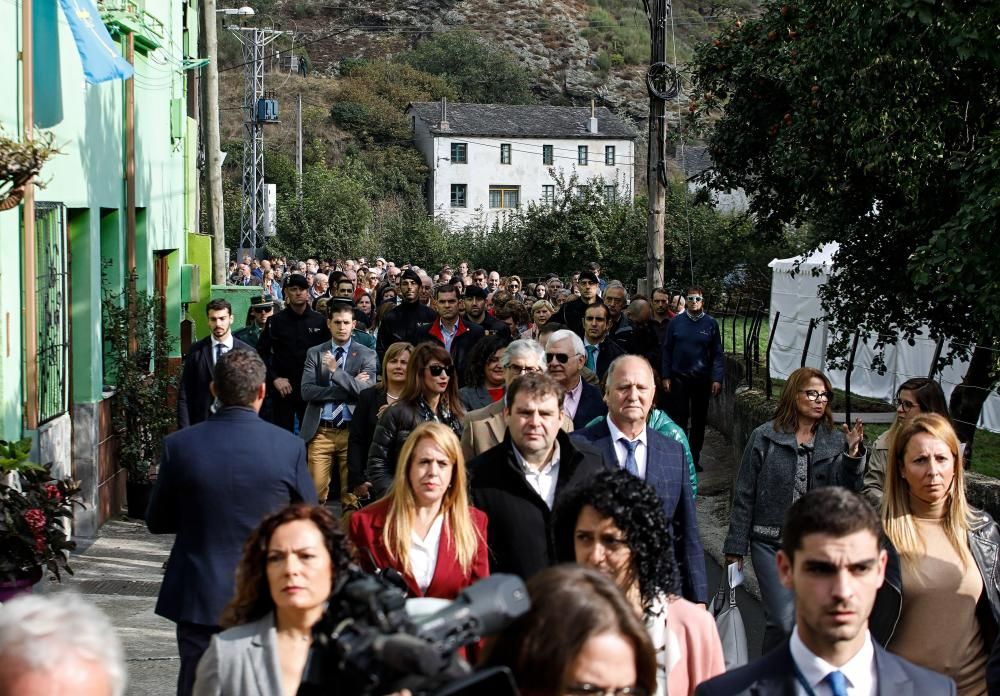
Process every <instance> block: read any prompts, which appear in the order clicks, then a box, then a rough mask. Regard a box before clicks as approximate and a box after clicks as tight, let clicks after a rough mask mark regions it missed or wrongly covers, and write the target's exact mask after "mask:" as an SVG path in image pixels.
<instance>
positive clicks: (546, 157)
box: [542, 145, 553, 165]
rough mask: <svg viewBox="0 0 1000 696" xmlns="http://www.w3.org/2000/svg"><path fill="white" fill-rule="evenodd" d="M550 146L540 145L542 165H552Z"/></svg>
mask: <svg viewBox="0 0 1000 696" xmlns="http://www.w3.org/2000/svg"><path fill="white" fill-rule="evenodd" d="M552 159H553V157H552V146H551V145H542V164H544V165H551V164H552Z"/></svg>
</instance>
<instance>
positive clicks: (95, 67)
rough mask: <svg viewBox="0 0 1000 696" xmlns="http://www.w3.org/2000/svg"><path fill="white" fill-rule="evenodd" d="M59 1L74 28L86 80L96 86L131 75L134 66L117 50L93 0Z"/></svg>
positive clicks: (70, 25)
mask: <svg viewBox="0 0 1000 696" xmlns="http://www.w3.org/2000/svg"><path fill="white" fill-rule="evenodd" d="M59 4H60V5H61V6H62V9H63V14H65V15H66V21H67V22H69V27H70V29H71V30H72V31H73V38H74V39H75V40H76V49H77V50H78V51H79V52H80V62H81V63H83V74H84V77H86V78H87V82H89V83H90V84H92V85H94V84H97V83H98V82H106V81H108V80H127V79H128V78H130V77H132V72H133V69H132V66H131V65H129V63H128V61H127V60H125V59H124V58H123V57H122V54H121V53H119V52H118V46H117V45H116V44H115V42H114V40H112V38H111V34H109V33H108V29H107V27H105V26H104V22H103V21H101V13H100V12H98V10H97V6H96V5H94V2H93V0H59Z"/></svg>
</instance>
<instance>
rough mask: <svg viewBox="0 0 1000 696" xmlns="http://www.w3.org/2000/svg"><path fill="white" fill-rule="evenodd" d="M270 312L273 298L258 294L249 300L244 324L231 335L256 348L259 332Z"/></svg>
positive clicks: (272, 308) (272, 311) (272, 309)
mask: <svg viewBox="0 0 1000 696" xmlns="http://www.w3.org/2000/svg"><path fill="white" fill-rule="evenodd" d="M272 314H274V298H273V297H271V296H270V295H258V296H257V297H255V298H253V299H252V300H250V312H249V315H248V316H247V322H246V326H244V327H243V328H242V329H240V330H239V331H237V332H235V333H234V334H233V335H234V336H235V337H236V338H238V339H239V340H241V341H243V342H244V343H246V344H247V345H248V346H251V347H253V348H256V347H257V343H258V342H259V341H260V333H261V331H263V330H264V325H265V324H267V320H268V319H270V318H271V315H272Z"/></svg>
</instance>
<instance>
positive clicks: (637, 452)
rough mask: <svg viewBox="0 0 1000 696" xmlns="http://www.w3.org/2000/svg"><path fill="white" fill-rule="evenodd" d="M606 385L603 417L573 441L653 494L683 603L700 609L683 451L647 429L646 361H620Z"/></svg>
mask: <svg viewBox="0 0 1000 696" xmlns="http://www.w3.org/2000/svg"><path fill="white" fill-rule="evenodd" d="M605 382H606V386H605V391H604V400H605V402H606V403H607V405H608V417H607V418H605V419H603V420H601V421H599V422H597V423H595V424H594V425H592V426H590V427H588V428H584V429H583V430H577V431H575V432H574V433H573V434H572V437H573V438H574V439H576V440H580V441H583V442H586V443H588V444H590V445H592V446H594V447H596V448H597V449H599V450H600V451H601V453H602V454H603V456H604V460H605V462H607V463H608V464H613V465H615V466H618V467H619V468H622V469H625V470H626V471H628V472H629V473H631V474H633V475H635V476H638V477H639V478H641V479H643V480H645V481H646V483H648V484H649V485H650V486H652V488H653V490H655V491H656V494H657V495H658V496H659V497H660V501H661V502H662V503H663V511H664V512H665V513H666V516H667V519H668V520H669V521H670V525H671V528H672V530H673V538H674V556H675V557H676V558H677V563H678V565H679V566H680V570H681V581H682V593H683V595H684V598H685V599H687V600H689V601H691V602H700V603H702V604H705V603H707V601H708V582H707V580H706V577H705V552H704V550H703V549H702V546H701V537H700V536H699V534H698V520H697V518H696V517H695V507H694V495H693V494H692V492H691V480H690V478H689V476H688V465H687V460H686V459H685V457H684V448H683V447H682V446H681V444H680V443H679V442H675V441H674V440H671V439H669V438H666V437H664V436H663V435H661V434H660V433H658V432H656V431H655V430H653V429H652V428H650V427H648V426H647V425H646V417H647V416H648V415H649V410H650V408H652V405H653V400H654V398H655V396H656V381H655V378H654V377H653V370H652V368H651V367H650V366H649V362H648V361H647V360H646V359H645V358H643V357H641V356H638V355H623V356H621V357H618V358H615V360H614V361H613V362H612V363H611V365H610V366H609V367H608V372H607V379H606V380H605Z"/></svg>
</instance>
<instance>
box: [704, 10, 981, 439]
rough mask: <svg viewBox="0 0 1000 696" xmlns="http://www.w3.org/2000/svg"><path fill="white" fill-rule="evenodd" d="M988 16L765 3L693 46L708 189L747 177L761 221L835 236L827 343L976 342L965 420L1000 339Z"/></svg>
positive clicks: (959, 413) (973, 412) (965, 430)
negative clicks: (866, 336)
mask: <svg viewBox="0 0 1000 696" xmlns="http://www.w3.org/2000/svg"><path fill="white" fill-rule="evenodd" d="M998 23H1000V5H998V4H997V3H968V2H960V1H959V0H937V1H936V2H929V1H927V0H886V1H885V2H879V3H873V2H862V1H861V0H845V1H844V2H837V3H830V2H825V1H824V0H798V1H792V0H787V1H786V2H780V1H775V0H772V1H770V2H765V3H764V4H763V6H762V8H761V16H760V17H759V18H757V19H754V20H751V21H745V22H736V23H734V24H732V25H731V26H729V27H728V28H726V29H724V30H723V31H722V32H721V33H720V35H719V36H718V38H717V39H716V40H715V41H714V42H713V43H711V44H705V45H703V46H701V47H700V48H699V49H698V51H697V54H696V59H695V65H694V79H695V82H696V85H697V91H696V94H695V96H694V100H693V101H692V103H691V105H690V110H691V111H692V112H693V113H694V114H695V115H697V116H699V117H703V116H710V118H709V119H706V121H707V123H708V126H707V130H706V135H707V139H708V143H709V147H710V152H711V155H712V158H713V160H714V162H715V167H714V168H713V169H712V170H709V171H708V172H707V174H706V177H705V180H706V181H707V182H708V183H709V184H711V185H713V186H714V187H716V188H719V189H733V188H737V187H739V188H743V189H744V190H745V191H746V192H747V193H748V194H749V196H750V199H751V210H752V212H753V214H754V216H755V217H756V219H757V221H758V225H759V227H760V228H761V230H762V231H764V232H771V233H774V232H775V231H777V230H780V229H781V227H782V226H783V225H785V224H787V223H793V224H795V223H803V222H806V223H809V225H810V228H811V230H812V237H811V240H810V241H811V242H812V243H813V244H820V243H823V242H827V241H837V242H839V243H840V252H839V254H838V255H837V258H836V266H837V274H835V275H834V276H833V277H832V278H831V280H830V282H829V283H827V285H826V286H825V288H824V290H823V292H822V300H823V306H824V309H825V311H826V312H827V313H828V316H829V319H830V321H831V323H832V324H833V326H834V328H835V329H838V330H840V333H839V337H838V338H837V339H836V340H835V341H834V343H833V345H832V346H831V349H832V350H833V351H836V352H839V353H840V354H843V353H845V352H846V347H847V342H848V341H849V339H850V335H851V334H852V333H853V332H855V331H862V332H872V333H876V334H878V335H879V337H880V338H879V340H880V341H881V342H882V344H880V346H881V345H884V342H885V341H886V340H893V339H891V338H886V337H887V336H898V337H899V338H902V339H904V340H906V339H910V338H912V337H913V335H914V333H915V332H916V331H918V330H919V328H920V327H921V326H923V325H927V326H929V327H930V330H931V334H932V336H933V337H937V336H942V335H944V336H950V337H951V338H952V339H953V340H954V341H956V342H958V343H961V344H964V345H966V346H967V345H970V344H977V345H978V346H979V347H980V349H979V353H982V355H978V354H977V356H975V357H974V359H973V364H974V365H977V364H978V365H982V366H984V367H983V368H982V369H973V370H970V372H969V375H967V377H966V387H967V388H959V389H956V392H955V396H953V399H952V407H953V415H954V416H955V417H956V419H957V420H959V421H966V422H968V423H975V422H976V420H977V416H978V413H979V408H980V406H981V403H982V401H983V400H984V399H985V397H986V393H987V392H986V391H984V390H981V389H972V387H983V386H987V385H988V384H989V380H990V378H991V377H992V376H995V372H996V359H995V358H991V357H989V356H988V354H986V349H987V348H991V347H996V339H997V337H998V336H1000V299H998V297H1000V295H998V293H997V289H998V286H997V283H998V281H997V279H996V274H995V273H992V272H990V270H989V268H987V266H989V264H988V262H987V261H986V260H987V259H993V258H996V257H997V253H998V251H1000V244H998V242H997V237H996V231H997V230H998V229H1000V207H998V206H997V205H996V201H997V200H998V199H1000V167H998V166H997V165H998V154H997V153H998V148H997V145H998V141H1000V137H998V130H997V114H998V112H1000V89H998V87H1000V42H998V41H997V37H996V27H997V25H998ZM958 348H959V350H961V346H958ZM991 373H992V374H991ZM960 427H961V430H962V432H961V434H962V435H963V438H964V439H966V440H968V441H971V438H972V432H973V429H972V427H973V426H963V425H962V424H961V423H960Z"/></svg>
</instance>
